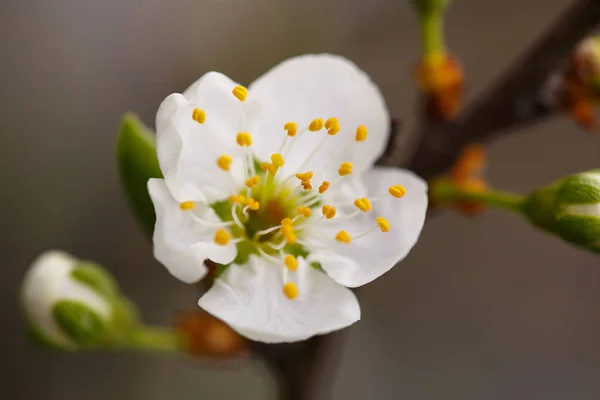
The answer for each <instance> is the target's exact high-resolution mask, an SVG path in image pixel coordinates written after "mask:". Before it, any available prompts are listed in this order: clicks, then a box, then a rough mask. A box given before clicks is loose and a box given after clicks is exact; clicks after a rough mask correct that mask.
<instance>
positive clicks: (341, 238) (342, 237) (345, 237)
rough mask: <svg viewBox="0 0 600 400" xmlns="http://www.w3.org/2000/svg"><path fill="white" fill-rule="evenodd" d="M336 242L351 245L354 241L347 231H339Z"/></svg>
mask: <svg viewBox="0 0 600 400" xmlns="http://www.w3.org/2000/svg"><path fill="white" fill-rule="evenodd" d="M335 240H337V241H338V242H342V243H346V244H348V243H350V242H351V241H352V238H351V237H350V235H349V234H348V232H346V231H339V232H338V233H337V235H335Z"/></svg>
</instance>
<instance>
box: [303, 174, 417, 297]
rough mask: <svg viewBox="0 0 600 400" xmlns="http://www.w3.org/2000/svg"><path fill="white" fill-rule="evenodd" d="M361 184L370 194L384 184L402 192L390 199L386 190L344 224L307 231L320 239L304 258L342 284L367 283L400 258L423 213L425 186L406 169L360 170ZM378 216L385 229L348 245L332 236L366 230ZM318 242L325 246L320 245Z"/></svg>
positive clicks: (410, 244) (411, 241)
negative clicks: (384, 221)
mask: <svg viewBox="0 0 600 400" xmlns="http://www.w3.org/2000/svg"><path fill="white" fill-rule="evenodd" d="M363 182H364V183H365V185H366V186H367V190H368V194H369V196H370V197H375V196H378V195H382V194H387V190H388V188H389V187H390V186H392V185H397V184H401V185H403V186H404V187H405V188H406V195H405V196H404V197H402V198H400V199H396V198H394V197H392V196H390V195H389V194H387V196H385V199H384V200H380V201H377V202H374V203H373V209H372V210H371V211H369V212H368V213H366V214H361V215H360V216H359V217H356V218H354V219H352V220H350V221H348V222H345V223H344V222H340V223H338V224H335V223H334V224H330V225H324V226H321V227H316V228H314V229H313V230H312V231H311V232H308V233H307V235H309V236H310V235H314V236H317V237H319V238H323V239H322V241H321V243H317V244H315V246H314V248H313V249H312V251H311V253H310V256H309V261H310V262H312V261H316V262H319V263H321V266H322V267H323V269H324V270H325V272H327V274H328V275H329V276H330V277H331V278H333V279H334V280H335V281H337V282H339V283H341V284H342V285H345V286H348V287H357V286H362V285H364V284H366V283H369V282H371V281H372V280H374V279H376V278H378V277H379V276H381V275H383V274H384V273H385V272H387V271H389V270H390V269H391V268H392V267H393V266H394V265H395V264H396V263H398V261H400V260H402V259H403V258H404V257H406V255H407V254H408V252H409V251H410V249H411V248H412V247H413V246H414V244H415V243H416V241H417V239H418V237H419V234H420V233H421V229H422V228H423V223H424V222H425V215H426V212H427V184H426V183H425V182H424V181H423V180H422V179H421V178H419V177H417V176H416V175H415V174H413V173H412V172H410V171H406V170H401V169H397V168H373V169H371V170H369V171H368V172H367V173H366V174H365V176H364V181H363ZM357 197H358V196H357ZM378 216H382V217H384V218H386V219H387V220H388V222H389V223H390V226H391V229H390V231H389V232H386V233H383V232H381V231H379V230H376V231H374V232H372V233H370V234H369V235H367V236H365V237H362V238H360V239H356V240H352V242H351V243H349V244H345V243H339V242H337V241H335V240H334V239H332V238H334V237H335V235H336V233H337V232H338V231H339V230H341V229H344V230H346V231H347V232H348V233H349V234H350V236H356V235H357V234H360V233H361V232H366V231H367V230H369V229H371V228H373V227H374V226H376V223H375V217H378ZM323 244H325V245H326V246H330V247H328V248H327V249H322V245H323Z"/></svg>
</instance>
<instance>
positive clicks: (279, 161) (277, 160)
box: [271, 153, 285, 168]
mask: <svg viewBox="0 0 600 400" xmlns="http://www.w3.org/2000/svg"><path fill="white" fill-rule="evenodd" d="M271 161H272V162H273V165H274V166H275V167H277V168H281V167H283V164H285V161H284V160H283V156H282V155H281V154H279V153H275V154H271Z"/></svg>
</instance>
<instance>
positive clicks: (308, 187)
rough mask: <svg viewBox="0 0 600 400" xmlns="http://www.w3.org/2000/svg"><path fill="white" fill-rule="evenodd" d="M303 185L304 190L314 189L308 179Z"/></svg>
mask: <svg viewBox="0 0 600 400" xmlns="http://www.w3.org/2000/svg"><path fill="white" fill-rule="evenodd" d="M300 183H301V184H302V188H303V189H304V190H311V189H312V185H311V184H310V181H309V180H308V179H306V180H303V181H302V182H300Z"/></svg>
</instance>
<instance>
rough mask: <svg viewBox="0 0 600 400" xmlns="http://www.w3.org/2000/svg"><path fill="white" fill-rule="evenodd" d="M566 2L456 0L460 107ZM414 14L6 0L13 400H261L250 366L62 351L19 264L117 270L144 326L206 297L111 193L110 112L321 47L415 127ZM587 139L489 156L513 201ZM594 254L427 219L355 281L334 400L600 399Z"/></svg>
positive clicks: (452, 219)
mask: <svg viewBox="0 0 600 400" xmlns="http://www.w3.org/2000/svg"><path fill="white" fill-rule="evenodd" d="M569 3H570V1H566V0H530V1H519V0H504V1H497V0H457V1H456V2H455V5H454V6H453V7H452V8H451V9H450V12H449V15H448V23H447V25H448V26H447V29H448V40H449V43H450V46H451V48H452V50H453V51H454V52H456V53H457V54H459V55H460V57H461V58H462V61H463V63H464V65H465V66H466V73H467V84H468V100H472V99H473V98H474V97H475V96H476V95H477V94H478V93H480V91H481V90H482V89H483V88H485V87H486V85H487V84H488V83H489V82H490V81H491V80H492V79H494V78H495V77H496V76H497V75H498V74H499V73H500V72H501V71H503V70H504V68H505V67H506V66H507V65H508V64H509V63H510V62H511V61H512V60H513V59H514V58H515V57H516V56H517V55H518V54H519V53H520V52H521V51H522V50H523V49H524V48H525V47H526V46H527V45H528V44H530V43H531V42H532V41H533V40H534V39H535V38H536V36H537V35H538V34H539V33H540V32H541V31H542V30H543V29H544V28H545V27H546V26H547V25H548V23H549V22H550V21H552V20H553V19H554V18H555V17H556V16H558V15H559V14H560V13H561V11H563V10H564V9H565V8H566V7H567V6H568V4H569ZM417 33H418V32H417V25H416V20H415V18H414V17H413V15H412V13H411V10H410V8H409V2H408V1H407V0H296V1H292V0H171V1H161V0H103V1H81V0H45V1H31V0H2V2H0V49H1V54H2V61H1V62H0V87H1V90H0V120H1V121H2V123H1V125H2V133H1V135H0V163H1V165H2V168H1V169H0V183H1V185H2V189H1V190H0V204H1V206H2V207H1V208H0V226H1V227H2V229H1V230H0V250H1V254H2V255H3V257H4V258H3V260H4V261H3V262H2V269H3V271H4V272H6V274H5V275H4V276H3V278H2V279H0V296H1V302H0V307H1V308H0V313H1V314H0V315H1V321H2V325H3V326H4V329H5V331H4V332H3V333H2V340H1V341H0V343H1V344H0V347H1V350H0V354H1V355H2V356H1V357H0V360H1V361H0V363H1V364H2V365H1V367H2V368H1V370H2V372H1V373H0V381H1V382H2V385H1V389H0V393H2V394H1V395H0V397H2V398H6V399H15V398H19V399H27V400H30V399H31V400H34V399H42V398H43V399H47V400H58V399H60V400H71V399H73V400H75V399H82V398H85V399H90V400H96V399H97V400H105V399H116V400H120V399H144V400H159V399H170V398H176V399H178V400H187V399H225V400H227V399H238V398H244V399H245V400H252V399H272V398H274V395H275V388H274V382H273V380H272V378H271V376H270V375H269V373H268V371H267V369H266V368H265V366H264V365H262V364H261V363H253V364H250V365H246V366H243V367H241V368H233V367H220V368H214V367H212V366H210V365H207V364H205V363H200V362H192V361H190V360H187V359H186V358H184V357H161V356H156V355H143V354H76V355H69V354H62V353H53V352H49V351H40V350H39V349H35V348H33V347H31V346H30V345H29V343H28V342H27V341H26V340H25V337H24V327H23V324H22V322H21V319H20V315H19V309H18V301H17V291H18V285H19V282H20V280H21V278H22V276H23V274H24V272H25V270H26V268H27V266H28V264H29V263H30V262H31V261H32V260H33V258H34V257H35V256H36V255H38V254H39V253H40V252H41V251H43V250H46V249H49V248H62V249H65V250H67V251H69V252H71V253H73V254H75V255H77V256H78V257H82V258H87V259H93V260H95V261H98V262H100V263H101V264H103V265H105V266H106V267H107V268H108V269H110V271H111V272H112V273H113V274H114V275H116V277H117V278H118V280H119V281H120V283H121V284H122V286H123V288H124V290H125V292H126V293H127V294H129V295H130V296H131V298H132V299H133V300H134V301H135V302H136V303H137V305H138V306H139V307H140V309H141V310H142V313H143V315H144V318H145V320H146V321H148V322H150V323H156V324H167V323H169V322H170V321H171V319H172V316H173V312H174V311H176V310H179V309H185V308H192V307H194V306H195V304H196V300H197V297H198V294H197V292H196V290H195V288H194V287H192V286H186V285H183V284H181V283H180V282H178V281H176V280H175V279H174V278H172V277H171V276H170V275H169V274H168V273H167V271H166V269H165V268H163V267H162V266H160V265H159V264H158V263H157V262H156V261H154V260H153V257H152V254H151V244H150V243H149V242H148V241H146V240H145V238H144V237H143V236H142V234H141V231H140V229H138V226H137V225H136V224H135V221H134V220H133V218H132V216H131V215H130V214H129V213H128V210H127V208H126V204H125V201H124V197H123V194H122V193H121V190H120V187H119V182H118V177H117V171H116V164H115V157H114V147H115V137H116V131H117V127H118V125H119V120H120V117H121V114H122V113H123V112H124V111H126V110H132V111H135V112H137V113H138V114H139V115H140V116H141V117H142V119H143V120H144V121H145V122H146V123H148V124H149V125H151V126H153V125H154V114H155V112H156V109H157V107H158V105H159V103H160V102H161V101H162V99H163V98H164V97H166V96H167V95H168V94H170V93H172V92H177V91H181V90H183V89H184V88H185V87H186V86H187V85H188V84H190V83H191V82H193V81H194V80H195V79H197V78H198V77H199V76H200V75H202V74H203V73H205V72H207V71H209V70H217V71H221V72H224V73H226V74H227V75H229V76H231V77H232V78H233V79H235V80H238V81H239V82H242V83H250V82H251V81H252V80H253V79H254V78H256V77H257V76H259V75H260V74H262V73H263V72H265V71H266V70H267V69H268V68H270V67H271V66H273V65H275V64H276V63H278V62H279V61H282V60H284V59H285V58H288V57H290V56H294V55H297V54H301V53H308V52H331V53H338V54H342V55H344V56H346V57H348V58H350V59H352V60H354V61H355V62H356V63H357V64H358V65H359V66H360V67H361V68H363V69H364V70H366V71H367V72H368V73H369V74H371V76H372V77H373V79H374V80H375V82H376V83H378V84H379V85H380V87H381V88H382V90H383V93H384V95H385V97H386V100H387V102H388V106H389V108H390V110H391V112H392V114H394V115H396V116H399V117H402V118H404V119H405V122H406V132H407V133H406V134H409V132H410V131H411V127H413V126H414V122H415V121H414V120H413V118H412V117H413V116H414V115H415V100H416V91H415V88H414V85H413V84H412V82H411V79H410V71H411V68H412V65H413V61H414V60H415V59H416V58H417V57H418V53H419V40H418V35H417ZM599 145H600V137H598V136H593V135H589V134H587V133H585V132H583V131H581V130H580V129H579V128H578V127H576V126H575V124H574V123H572V122H571V121H570V120H568V119H566V118H564V117H562V118H556V119H552V120H549V121H547V122H545V123H543V124H541V125H538V126H535V127H533V128H530V129H524V130H522V131H520V132H518V133H515V134H512V135H509V136H506V138H504V139H502V140H500V141H497V142H495V143H494V144H493V145H492V146H491V147H490V166H489V178H490V180H491V182H492V183H493V184H494V185H497V186H498V187H502V188H505V189H508V190H514V191H519V192H526V191H528V190H530V189H533V188H535V187H538V186H540V185H543V184H545V183H547V182H550V181H552V180H554V179H555V178H558V177H561V176H563V175H565V174H568V173H572V172H577V171H580V170H585V169H589V168H593V167H599V163H600V157H599V156H600V147H599ZM598 260H599V259H598V258H597V256H594V255H592V254H588V253H586V252H584V251H582V250H578V249H576V248H574V247H571V246H570V245H567V244H565V243H563V242H561V241H559V240H557V239H555V238H553V237H550V236H547V235H546V234H543V233H538V232H536V231H535V230H534V229H533V228H532V227H530V226H529V225H528V224H527V223H526V222H525V221H524V220H522V219H520V218H518V217H515V216H512V215H506V214H502V213H499V212H495V211H490V212H488V213H486V214H484V215H482V216H479V217H475V218H465V217H462V216H460V215H457V214H456V213H454V212H452V211H449V212H447V213H444V214H442V215H438V216H436V217H435V218H432V219H430V220H429V222H428V223H427V224H426V227H425V230H424V233H423V235H422V239H421V240H420V241H419V243H418V244H417V246H416V247H415V249H414V250H413V251H412V253H411V254H410V256H409V257H408V258H407V259H406V260H405V261H404V262H403V263H402V264H401V265H400V266H398V267H396V268H395V269H394V270H392V271H391V272H390V273H388V274H387V275H386V276H385V277H384V278H383V279H380V280H377V281H375V282H373V283H372V284H370V285H368V286H366V287H365V288H364V289H363V290H361V293H360V297H361V304H362V308H363V319H362V321H361V322H360V323H358V324H356V325H355V326H354V327H353V328H352V329H351V333H350V339H349V342H348V343H347V346H346V349H345V353H344V356H343V358H342V360H341V365H340V368H339V370H338V374H337V377H336V380H335V382H334V394H333V398H334V399H339V400H341V399H344V400H349V399H413V400H420V399H442V398H443V399H457V400H458V399H460V400H480V399H489V400H494V399H498V400H500V399H508V398H510V399H544V400H554V399H556V400H558V399H567V398H568V399H577V400H587V399H598V398H599V397H600V379H599V375H600V312H599V310H600V267H599V265H598V264H599V261H598Z"/></svg>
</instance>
